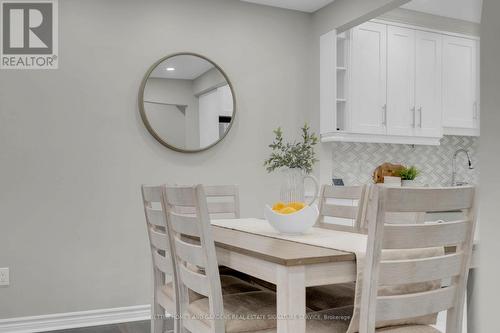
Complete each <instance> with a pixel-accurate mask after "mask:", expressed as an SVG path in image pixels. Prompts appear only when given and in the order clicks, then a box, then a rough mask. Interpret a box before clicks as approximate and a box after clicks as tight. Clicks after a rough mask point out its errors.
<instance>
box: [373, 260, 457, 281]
mask: <svg viewBox="0 0 500 333" xmlns="http://www.w3.org/2000/svg"><path fill="white" fill-rule="evenodd" d="M462 261H463V253H452V254H448V255H443V256H440V257H436V258H421V259H407V260H389V261H381V262H380V273H379V274H380V275H379V278H378V279H379V284H380V285H382V286H384V285H397V284H407V283H418V282H426V281H434V280H441V279H445V278H448V277H454V276H457V275H459V274H460V271H461V269H462Z"/></svg>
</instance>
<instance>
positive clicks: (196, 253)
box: [174, 238, 207, 268]
mask: <svg viewBox="0 0 500 333" xmlns="http://www.w3.org/2000/svg"><path fill="white" fill-rule="evenodd" d="M174 242H175V254H176V255H177V256H178V257H179V258H180V259H181V260H183V261H185V262H187V263H189V264H190V265H194V266H199V267H203V268H205V267H207V259H206V257H205V254H204V253H203V248H202V247H201V246H199V245H195V244H190V243H187V242H184V241H183V240H181V239H178V238H175V239H174Z"/></svg>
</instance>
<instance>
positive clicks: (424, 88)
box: [415, 31, 443, 137]
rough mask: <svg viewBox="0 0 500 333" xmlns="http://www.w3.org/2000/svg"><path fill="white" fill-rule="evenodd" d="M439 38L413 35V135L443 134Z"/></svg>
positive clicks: (440, 43)
mask: <svg viewBox="0 0 500 333" xmlns="http://www.w3.org/2000/svg"><path fill="white" fill-rule="evenodd" d="M441 59H442V35H439V34H434V33H430V32H424V31H417V32H416V75H415V106H416V108H417V110H416V129H415V135H417V136H427V137H441V136H442V135H443V125H442V118H443V112H442V107H441V100H442V99H441V72H442V67H441V62H442V61H441Z"/></svg>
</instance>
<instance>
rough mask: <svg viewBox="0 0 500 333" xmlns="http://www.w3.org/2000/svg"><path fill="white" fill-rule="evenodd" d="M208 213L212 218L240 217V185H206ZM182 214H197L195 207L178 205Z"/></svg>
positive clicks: (178, 209) (178, 210)
mask: <svg viewBox="0 0 500 333" xmlns="http://www.w3.org/2000/svg"><path fill="white" fill-rule="evenodd" d="M204 190H205V197H206V200H207V208H208V214H209V216H210V218H211V219H237V218H240V194H239V189H238V185H209V186H204ZM176 209H177V212H178V213H181V214H195V211H194V208H193V207H176Z"/></svg>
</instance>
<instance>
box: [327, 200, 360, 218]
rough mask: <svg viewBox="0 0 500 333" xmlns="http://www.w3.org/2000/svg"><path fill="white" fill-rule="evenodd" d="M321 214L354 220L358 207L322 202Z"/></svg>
mask: <svg viewBox="0 0 500 333" xmlns="http://www.w3.org/2000/svg"><path fill="white" fill-rule="evenodd" d="M321 215H324V216H334V217H340V218H344V219H353V220H354V219H356V217H357V215H358V207H355V206H341V205H333V204H323V205H322V206H321Z"/></svg>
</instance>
